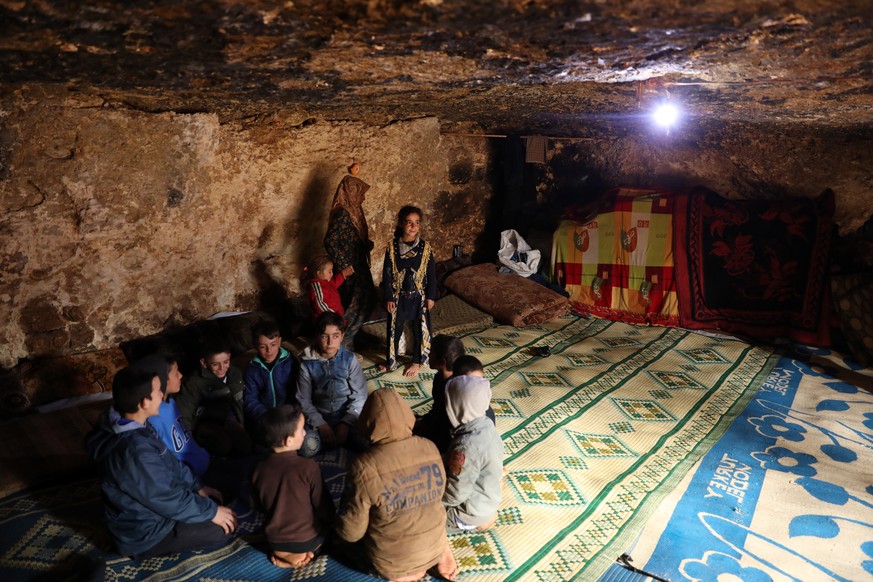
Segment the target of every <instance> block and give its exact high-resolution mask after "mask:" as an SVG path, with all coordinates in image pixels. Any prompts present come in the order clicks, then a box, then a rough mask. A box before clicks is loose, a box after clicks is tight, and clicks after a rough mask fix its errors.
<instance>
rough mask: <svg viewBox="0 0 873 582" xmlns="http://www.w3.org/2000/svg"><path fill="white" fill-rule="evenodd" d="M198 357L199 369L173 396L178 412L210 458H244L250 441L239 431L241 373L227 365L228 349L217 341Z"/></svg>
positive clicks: (242, 388) (212, 342)
mask: <svg viewBox="0 0 873 582" xmlns="http://www.w3.org/2000/svg"><path fill="white" fill-rule="evenodd" d="M201 356H202V357H201V358H200V367H199V368H198V369H197V371H196V372H194V373H193V374H191V376H189V377H188V378H186V379H185V387H184V388H183V389H182V392H180V393H179V395H178V396H176V403H177V404H178V405H179V412H181V413H182V418H184V419H185V423H186V424H187V425H188V426H189V427H190V428H191V430H192V431H193V432H194V437H195V438H196V439H197V442H199V443H200V444H201V445H203V448H205V449H206V450H207V451H209V452H210V453H212V454H213V455H218V456H221V457H230V456H234V457H238V456H244V455H247V454H249V452H251V448H252V441H251V438H250V437H249V435H248V433H247V432H246V430H245V429H244V428H243V424H244V422H245V415H244V413H243V392H244V391H245V383H244V382H243V375H242V371H241V370H240V369H239V368H237V367H236V366H233V365H231V363H230V357H231V352H230V347H228V346H227V344H226V343H225V342H224V341H222V340H220V339H210V340H208V341H206V342H205V343H204V345H203V347H202V349H201Z"/></svg>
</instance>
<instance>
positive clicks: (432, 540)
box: [337, 388, 458, 582]
mask: <svg viewBox="0 0 873 582" xmlns="http://www.w3.org/2000/svg"><path fill="white" fill-rule="evenodd" d="M358 423H359V425H360V428H361V432H362V433H363V434H364V436H367V437H369V438H370V441H371V443H372V444H371V447H370V448H369V449H368V450H367V451H365V452H364V453H362V454H360V455H359V456H358V457H357V458H356V459H355V460H354V462H353V463H352V466H351V468H350V469H349V473H348V475H347V476H346V489H345V491H344V492H343V496H342V501H341V502H340V511H339V516H338V518H339V519H338V525H337V533H338V534H339V536H340V537H341V538H342V539H344V540H345V541H347V542H356V541H358V540H361V539H363V542H364V547H365V548H366V551H367V555H368V556H369V558H370V560H371V561H372V563H373V566H374V567H375V568H376V571H378V572H379V574H380V575H382V576H384V577H386V578H388V579H390V580H394V581H396V582H411V581H412V580H418V579H420V578H422V577H423V576H424V575H425V574H426V573H427V570H428V569H429V568H432V567H434V566H436V568H437V571H438V573H439V575H440V576H442V577H444V578H446V579H449V580H452V579H454V577H455V575H456V574H457V570H458V567H457V562H456V561H455V558H454V556H453V555H452V551H451V549H450V548H449V544H448V539H447V538H446V529H445V520H446V512H445V510H444V509H443V505H442V496H443V492H444V491H445V487H446V479H445V475H444V473H443V464H442V459H441V458H440V453H439V451H438V450H437V448H436V446H435V445H434V444H433V443H432V442H431V441H429V440H427V439H425V438H422V437H416V436H412V427H413V425H414V424H415V415H414V414H413V413H412V409H410V408H409V405H408V404H407V403H406V402H405V401H404V400H403V398H401V397H400V395H398V394H397V392H395V391H394V390H392V389H390V388H381V389H379V390H376V391H375V392H373V393H371V394H370V396H369V397H368V398H367V402H366V403H365V404H364V408H363V410H362V411H361V415H360V418H359V419H358Z"/></svg>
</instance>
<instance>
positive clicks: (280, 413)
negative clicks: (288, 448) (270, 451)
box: [261, 404, 303, 447]
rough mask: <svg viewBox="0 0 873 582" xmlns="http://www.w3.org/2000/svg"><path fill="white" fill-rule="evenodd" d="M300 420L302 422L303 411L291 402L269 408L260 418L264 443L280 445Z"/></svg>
mask: <svg viewBox="0 0 873 582" xmlns="http://www.w3.org/2000/svg"><path fill="white" fill-rule="evenodd" d="M301 422H303V412H302V411H301V410H300V408H299V407H297V406H294V405H293V404H283V405H282V406H277V407H276V408H271V409H269V410H268V411H267V413H266V414H264V417H263V418H262V419H261V426H262V427H263V429H264V440H265V442H266V445H267V446H268V447H281V446H282V444H283V443H284V442H285V439H287V438H288V437H289V436H293V435H294V432H295V431H296V430H297V427H298V426H299V423H301Z"/></svg>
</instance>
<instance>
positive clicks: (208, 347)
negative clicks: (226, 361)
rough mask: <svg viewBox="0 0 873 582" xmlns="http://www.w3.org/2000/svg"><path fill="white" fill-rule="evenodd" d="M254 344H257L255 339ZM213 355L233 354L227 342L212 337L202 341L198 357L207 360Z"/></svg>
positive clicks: (220, 338)
mask: <svg viewBox="0 0 873 582" xmlns="http://www.w3.org/2000/svg"><path fill="white" fill-rule="evenodd" d="M255 342H257V338H255ZM215 354H231V355H232V354H233V351H232V350H231V349H230V344H228V343H227V340H225V339H224V338H222V337H213V338H208V339H206V340H204V341H203V343H202V344H201V346H200V357H201V358H203V359H204V360H209V358H211V357H212V356H214V355H215Z"/></svg>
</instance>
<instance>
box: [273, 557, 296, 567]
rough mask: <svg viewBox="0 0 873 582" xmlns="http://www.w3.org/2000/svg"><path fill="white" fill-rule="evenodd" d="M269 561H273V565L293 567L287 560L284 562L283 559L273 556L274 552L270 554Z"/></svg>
mask: <svg viewBox="0 0 873 582" xmlns="http://www.w3.org/2000/svg"><path fill="white" fill-rule="evenodd" d="M270 561H271V562H273V565H274V566H276V567H277V568H293V567H294V566H292V565H291V564H289V563H288V562H286V561H285V560H282V559H280V558H277V557H276V556H275V554H270Z"/></svg>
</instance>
